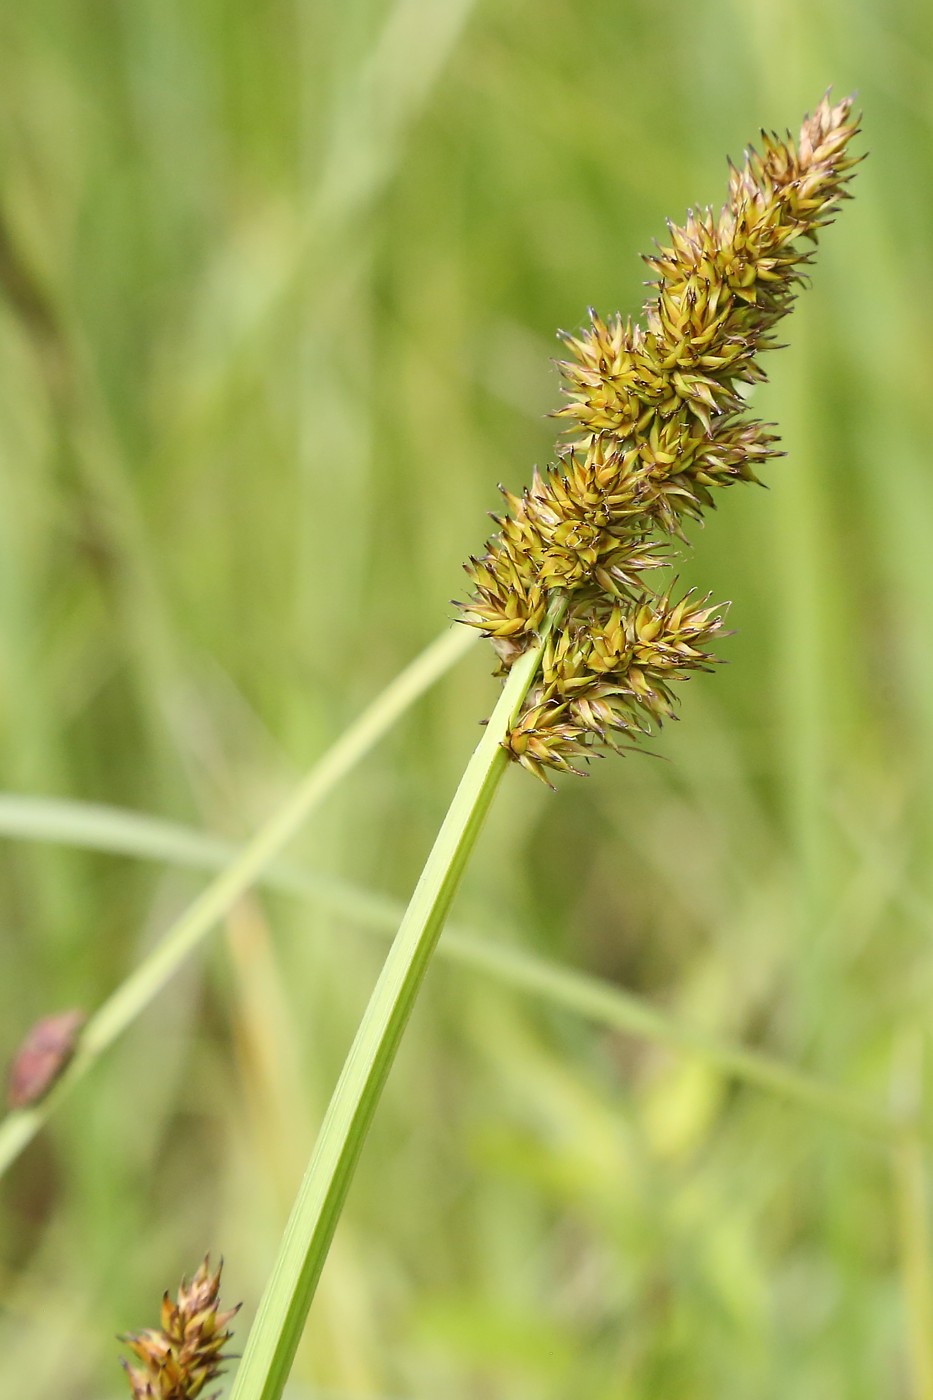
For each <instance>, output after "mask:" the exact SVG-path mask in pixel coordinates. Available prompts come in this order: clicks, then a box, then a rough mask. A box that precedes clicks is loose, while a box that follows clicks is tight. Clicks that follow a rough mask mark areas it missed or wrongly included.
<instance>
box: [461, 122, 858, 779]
mask: <svg viewBox="0 0 933 1400" xmlns="http://www.w3.org/2000/svg"><path fill="white" fill-rule="evenodd" d="M851 106H852V104H851V100H850V99H846V100H845V101H842V102H839V103H837V104H836V105H832V104H831V103H830V100H829V97H828V96H827V97H826V98H824V100H823V101H822V102H821V103H820V105H819V107H818V108H817V109H816V112H815V113H814V115H813V116H812V117H808V118H807V119H806V120H805V122H804V124H803V127H802V128H801V131H800V136H799V138H798V140H797V141H796V142H794V141H793V139H792V138H791V137H790V135H788V137H787V139H784V140H782V139H781V138H779V137H777V136H775V135H768V134H767V133H763V151H762V153H761V154H759V153H758V152H757V151H755V150H750V151H749V152H748V153H747V154H746V159H745V163H744V165H743V166H742V168H741V169H737V168H736V167H734V166H731V165H730V178H729V194H728V198H727V200H726V203H725V205H724V206H723V208H722V210H721V212H720V213H719V215H718V217H717V216H716V215H714V214H713V212H712V211H711V210H709V209H707V210H704V211H702V212H699V211H694V212H691V213H690V214H689V215H688V217H687V221H686V223H685V224H684V225H683V226H682V227H680V226H678V225H675V224H670V225H669V226H668V242H667V243H666V245H663V246H661V247H659V248H658V250H657V252H656V253H654V254H652V255H651V256H649V257H647V258H646V261H647V263H648V265H649V266H650V268H651V269H652V272H653V273H654V274H655V279H656V280H655V281H654V282H652V283H651V284H650V285H651V287H652V295H651V297H650V299H649V300H648V302H647V303H646V305H645V307H644V314H643V323H642V324H635V323H633V322H632V321H630V320H623V319H622V318H621V317H614V318H611V319H610V320H609V321H603V320H601V319H600V317H599V316H597V315H596V313H595V312H593V311H591V312H590V324H589V326H587V327H586V328H585V329H584V330H583V331H581V332H580V333H579V334H577V335H567V334H563V336H562V338H563V341H564V344H565V346H566V348H567V351H568V353H569V358H568V359H566V360H565V361H563V362H562V363H561V365H560V369H561V373H562V376H563V380H564V391H565V394H566V400H567V401H566V403H565V404H564V406H563V407H562V408H560V409H559V410H558V411H557V413H556V415H555V416H556V417H558V418H561V419H563V420H564V421H565V423H566V425H567V441H566V443H565V444H564V445H563V446H562V447H561V448H560V450H559V453H558V461H557V463H555V464H553V465H551V466H550V467H548V469H547V470H546V471H545V472H543V473H538V472H536V473H535V477H534V480H533V481H532V484H531V485H530V486H529V487H528V488H526V490H525V491H524V492H523V494H522V495H521V496H514V495H511V494H510V493H509V492H507V491H505V490H503V496H504V498H505V510H504V511H503V513H502V514H501V515H497V516H495V517H494V519H495V522H496V525H497V526H498V527H499V532H498V534H497V535H496V536H495V537H494V538H493V539H492V540H490V541H489V543H488V544H487V546H486V551H485V553H484V554H483V556H482V557H481V558H479V559H475V558H474V559H471V560H470V561H469V563H468V564H467V565H466V570H467V573H468V575H469V576H470V579H471V581H472V583H473V590H474V591H473V595H472V597H471V599H470V601H469V602H468V603H466V604H464V605H462V619H463V621H464V622H467V623H469V624H470V625H472V626H474V627H479V628H481V629H482V631H483V632H484V633H485V634H486V635H487V636H489V637H490V638H491V639H492V642H493V646H494V647H495V649H496V652H497V654H498V656H499V659H500V662H501V669H502V670H507V669H508V668H509V667H510V666H511V665H512V663H513V661H514V660H515V659H516V657H518V656H520V655H521V653H522V652H523V651H524V650H526V649H527V647H529V646H530V645H532V644H533V643H534V641H535V639H536V637H537V635H538V633H539V631H540V629H541V626H542V623H543V621H544V618H545V615H546V614H547V612H548V609H549V606H550V604H551V602H552V600H553V599H554V598H555V595H560V596H561V597H562V598H563V599H564V600H565V608H564V612H563V616H562V620H561V621H560V623H559V624H558V625H557V627H556V630H555V632H554V633H553V634H552V635H551V636H550V637H549V639H548V642H547V646H546V649H545V654H544V659H543V664H542V668H541V673H540V676H539V679H538V683H537V684H536V686H535V687H534V689H533V690H532V691H531V693H530V694H529V696H528V698H527V700H526V703H525V706H524V708H523V711H522V713H521V715H520V716H519V719H518V721H517V723H516V725H515V727H514V729H513V730H512V732H511V734H510V735H509V737H508V739H507V741H506V747H507V748H508V750H509V752H510V754H511V756H512V757H513V758H515V759H516V760H517V761H518V762H520V763H521V764H523V766H524V767H526V768H527V769H528V770H529V771H530V772H532V773H534V774H535V775H536V776H537V777H540V778H543V779H544V781H547V776H546V771H545V770H547V769H556V770H559V771H561V770H570V771H573V772H579V771H580V770H579V769H578V768H576V767H575V766H574V760H575V759H579V758H580V757H585V756H586V755H587V754H588V753H589V752H591V751H592V750H593V749H594V748H596V747H598V746H599V745H602V744H605V745H608V746H609V747H612V748H615V747H618V740H619V739H624V738H626V737H628V738H629V739H631V738H633V737H635V736H636V735H637V734H638V733H641V732H646V731H647V730H649V729H650V728H651V726H652V725H653V724H658V723H660V722H661V721H662V720H663V719H666V718H669V717H671V715H672V714H673V709H674V699H673V694H672V692H671V689H670V684H671V682H672V681H675V680H679V679H682V678H683V677H685V676H686V675H687V674H688V673H689V672H690V671H693V670H697V669H703V668H705V667H708V666H709V665H710V664H711V661H712V660H713V658H712V657H711V655H710V652H709V646H710V644H711V642H712V641H713V639H714V637H715V636H716V634H717V632H720V631H721V629H722V610H721V609H719V608H717V607H715V606H712V605H710V603H709V600H708V599H703V600H701V601H697V600H695V599H693V598H692V595H690V594H688V595H686V596H685V597H681V598H680V599H679V600H675V599H674V598H673V597H672V595H671V593H670V591H665V592H664V593H663V594H660V593H658V592H657V591H656V590H654V589H653V588H652V587H651V575H652V571H653V570H655V569H657V568H658V567H660V566H661V565H664V564H666V563H668V562H669V556H670V551H671V541H672V539H674V538H679V539H683V537H684V528H685V525H686V524H687V523H688V522H689V521H691V520H697V519H699V518H700V517H701V516H702V514H703V512H704V510H706V509H708V508H709V507H711V506H712V505H713V504H714V496H713V493H714V491H715V489H716V488H717V487H720V486H728V485H731V484H732V483H733V482H737V481H752V482H754V481H758V473H759V471H760V469H761V467H762V466H763V465H764V464H765V463H766V462H767V461H768V460H769V459H770V458H772V457H775V456H778V455H780V454H779V452H778V451H777V447H776V439H775V438H774V436H773V435H772V434H771V432H770V431H769V428H768V426H767V425H766V424H764V423H761V422H758V421H756V420H754V419H752V418H749V417H748V416H747V415H746V414H745V412H744V408H745V399H744V393H745V391H746V389H747V386H748V385H751V384H754V383H755V382H756V381H759V380H761V379H763V378H764V374H763V372H762V370H761V368H760V367H759V364H758V356H759V355H760V353H761V352H762V351H763V350H767V349H771V348H773V347H774V345H775V343H776V342H775V339H774V335H773V327H774V326H775V324H776V323H777V322H778V321H779V320H780V319H781V317H782V316H784V315H786V314H787V312H788V311H789V310H790V308H791V306H792V304H793V300H794V296H795V293H796V289H797V287H798V285H799V284H800V283H801V281H802V280H803V277H804V269H805V268H806V266H807V264H808V263H809V261H810V259H811V257H812V245H813V244H814V243H815V242H816V237H817V233H818V231H819V229H820V228H821V227H822V226H823V225H825V224H827V223H829V222H830V220H831V217H832V215H833V212H834V210H835V209H836V208H837V206H838V204H839V202H840V200H842V199H843V198H845V197H846V188H845V187H846V184H847V182H848V179H849V177H850V173H851V170H852V167H853V165H855V163H856V159H855V158H854V157H852V156H851V155H849V154H848V147H849V142H850V141H851V139H852V137H853V136H854V135H855V134H856V131H857V130H858V127H857V124H856V123H855V122H854V121H852V120H850V117H851Z"/></svg>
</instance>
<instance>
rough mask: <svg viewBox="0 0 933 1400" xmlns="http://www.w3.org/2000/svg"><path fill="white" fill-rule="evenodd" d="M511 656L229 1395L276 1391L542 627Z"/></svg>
mask: <svg viewBox="0 0 933 1400" xmlns="http://www.w3.org/2000/svg"><path fill="white" fill-rule="evenodd" d="M562 611H563V604H562V603H561V604H559V605H557V606H552V609H551V612H550V614H549V615H548V618H547V620H546V623H545V627H544V628H543V629H542V633H543V635H542V638H541V640H540V641H539V642H538V643H537V645H536V646H534V647H532V648H531V649H530V650H529V651H527V652H525V653H524V655H523V656H521V657H520V658H519V660H518V661H516V662H515V663H514V665H513V666H512V669H511V670H510V672H509V674H508V678H507V680H506V682H505V685H504V686H503V689H502V693H501V695H500V697H499V701H498V703H497V705H496V708H495V710H494V711H493V714H492V718H491V719H490V721H489V724H488V725H487V727H486V730H485V732H484V734H483V737H482V739H480V741H479V743H478V744H477V746H476V749H475V750H474V752H473V756H472V758H471V759H470V761H469V763H468V764H467V767H466V770H465V772H464V774H463V777H462V778H461V780H460V785H459V787H458V788H457V791H456V793H455V794H454V798H453V801H452V802H451V804H450V807H449V808H448V811H447V816H446V817H445V818H444V821H443V824H442V826H441V829H440V831H439V832H438V834H437V838H436V840H435V842H434V845H433V847H432V849H431V852H430V855H429V856H428V859H427V862H426V864H425V867H424V869H423V871H422V873H421V878H420V879H419V881H418V884H417V885H416V886H415V892H414V894H413V895H412V897H411V901H410V903H409V905H408V909H407V910H406V913H405V917H404V918H403V920H402V923H401V925H400V927H399V931H398V933H397V934H396V937H395V940H394V942H393V944H392V946H391V948H390V949H389V953H388V956H387V957H386V960H385V963H384V964H383V968H382V972H381V974H380V976H379V980H378V982H377V983H376V987H375V989H374V991H373V994H372V996H371V998H370V1001H369V1005H368V1006H367V1008H366V1011H365V1012H364V1015H363V1019H362V1021H361V1022H360V1026H359V1029H358V1031H357V1033H356V1037H355V1039H354V1041H353V1045H352V1046H351V1048H350V1053H349V1055H348V1056H347V1059H346V1061H345V1063H344V1067H343V1071H342V1073H341V1075H340V1079H339V1080H338V1083H337V1087H336V1089H335V1090H334V1094H333V1097H332V1099H331V1101H330V1106H329V1108H328V1110H327V1114H326V1115H325V1118H324V1122H323V1124H322V1126H321V1131H320V1135H319V1137H318V1141H317V1145H316V1146H315V1149H314V1153H313V1155H312V1157H311V1161H310V1163H309V1166H308V1170H307V1171H306V1173H305V1176H304V1180H303V1181H302V1183H301V1186H300V1188H299V1192H298V1196H297V1198H296V1200H295V1204H294V1206H293V1208H292V1213H291V1216H290V1218H289V1221H288V1224H287V1225H286V1227H285V1233H284V1235H283V1237H282V1243H281V1245H280V1248H279V1254H278V1258H277V1259H276V1261H275V1264H274V1266H273V1270H272V1275H271V1277H270V1279H269V1283H268V1285H267V1287H266V1291H265V1293H264V1295H263V1298H262V1302H261V1303H260V1307H259V1312H258V1314H257V1316H256V1319H255V1321H254V1323H253V1326H252V1329H251V1330H250V1334H249V1337H248V1338H247V1342H246V1349H245V1351H244V1353H243V1360H242V1361H241V1363H240V1366H239V1368H238V1370H237V1375H236V1380H235V1382H234V1385H233V1390H232V1391H231V1400H278V1397H280V1396H281V1394H282V1390H283V1388H284V1386H285V1382H286V1381H287V1379H288V1375H289V1371H290V1370H291V1365H292V1361H293V1359H294V1355H295V1351H296V1349H297V1346H298V1342H299V1340H300V1338H301V1333H302V1331H303V1329H304V1325H305V1320H306V1318H307V1315H308V1310H309V1308H310V1306H311V1301H312V1299H313V1297H314V1293H315V1290H316V1288H317V1283H318V1279H319V1278H320V1275H321V1270H322V1269H323V1267H324V1261H325V1259H326V1258H327V1253H328V1250H329V1249H330V1244H331V1240H332V1239H333V1235H334V1231H335V1229H336V1227H337V1221H338V1219H339V1218H340V1213H341V1211H342V1209H343V1203H344V1201H345V1199H346V1194H347V1191H348V1190H349V1186H350V1181H351V1180H352V1177H353V1172H354V1170H355V1168H356V1164H357V1161H358V1160H359V1156H360V1151H361V1149H362V1146H363V1142H364V1140H365V1138H366V1134H367V1132H368V1130H369V1125H370V1123H371V1122H372V1118H373V1114H374V1113H375V1110H376V1105H377V1104H378V1102H379V1099H380V1096H381V1094H382V1090H383V1087H384V1085H385V1082H386V1079H387V1077H388V1074H389V1070H390V1068H391V1066H392V1061H393V1060H394V1058H395V1053H396V1051H397V1049H398V1046H399V1043H400V1041H401V1038H402V1033H403V1031H404V1029H405V1026H406V1024H407V1022H408V1018H409V1016H410V1014H411V1009H412V1006H413V1005H414V1001H415V998H416V996H417V994H418V990H419V988H420V986H421V983H422V981H423V979H424V974H425V972H426V971H427V967H428V963H429V961H430V958H431V954H432V952H433V951H434V947H435V944H436V943H437V940H438V938H439V937H440V932H441V929H442V928H443V925H444V920H445V918H446V916H447V912H448V910H449V908H450V904H451V901H452V900H453V896H454V893H455V892H456V889H457V885H458V884H459V881H460V877H461V875H462V873H463V869H464V867H465V865H466V862H467V859H468V858H469V855H470V852H471V850H472V848H473V845H474V843H475V841H476V837H477V835H478V834H479V830H480V827H481V825H482V822H483V818H484V817H485V815H486V813H487V811H488V810H489V805H490V803H491V802H492V798H493V794H494V793H495V790H496V788H497V786H498V784H499V781H500V779H501V777H502V774H503V772H504V770H505V767H506V765H507V763H508V757H507V755H506V752H505V750H504V749H503V747H502V740H503V738H504V737H505V735H506V734H507V732H508V730H509V728H510V726H511V724H512V723H513V722H514V718H515V716H516V714H517V712H518V710H519V708H520V706H521V703H522V701H523V699H524V697H525V695H526V694H527V691H528V689H529V686H530V685H531V682H532V680H533V679H534V676H535V674H536V672H537V669H538V665H539V663H540V659H541V651H542V649H543V645H544V638H546V636H547V634H548V632H549V631H550V628H551V627H552V626H553V625H554V622H555V621H556V620H557V617H559V615H560V613H561V612H562Z"/></svg>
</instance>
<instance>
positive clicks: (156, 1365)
mask: <svg viewBox="0 0 933 1400" xmlns="http://www.w3.org/2000/svg"><path fill="white" fill-rule="evenodd" d="M222 1269H223V1263H222V1262H221V1263H220V1264H219V1265H218V1266H217V1268H216V1269H215V1270H214V1271H213V1272H212V1271H211V1267H210V1260H209V1259H205V1260H204V1262H203V1264H202V1265H201V1267H200V1268H199V1269H198V1271H197V1273H196V1274H195V1276H194V1278H193V1279H192V1280H191V1282H190V1283H188V1282H187V1281H183V1282H182V1285H181V1288H180V1289H179V1290H178V1297H177V1299H176V1300H175V1301H174V1302H173V1301H172V1299H171V1298H170V1297H169V1295H168V1293H166V1294H165V1295H164V1297H163V1299H162V1317H161V1322H162V1325H161V1327H159V1328H147V1329H146V1331H144V1332H132V1333H130V1334H129V1335H127V1336H125V1337H122V1338H121V1341H124V1342H126V1343H127V1344H128V1345H129V1346H130V1347H131V1348H132V1350H133V1352H134V1353H135V1355H136V1358H137V1360H138V1361H139V1362H140V1363H141V1364H140V1365H139V1366H134V1365H131V1364H130V1363H129V1362H127V1361H124V1362H123V1367H124V1370H125V1371H126V1375H127V1379H128V1380H129V1383H130V1389H131V1390H132V1392H133V1397H134V1400H195V1396H198V1395H200V1394H201V1392H202V1391H203V1389H204V1387H205V1386H206V1385H207V1384H208V1382H210V1381H212V1380H216V1379H217V1377H218V1376H219V1375H220V1374H221V1369H220V1368H221V1366H222V1365H223V1363H224V1362H225V1361H226V1360H229V1357H225V1356H224V1355H223V1349H224V1347H225V1346H226V1344H227V1342H228V1341H229V1340H230V1338H231V1336H232V1333H231V1332H229V1331H228V1330H227V1324H228V1323H229V1322H230V1321H231V1319H232V1318H233V1317H234V1316H235V1315H236V1313H237V1312H238V1311H239V1305H238V1306H237V1307H235V1308H227V1309H225V1310H223V1311H221V1310H220V1308H219V1303H220V1275H221V1271H222Z"/></svg>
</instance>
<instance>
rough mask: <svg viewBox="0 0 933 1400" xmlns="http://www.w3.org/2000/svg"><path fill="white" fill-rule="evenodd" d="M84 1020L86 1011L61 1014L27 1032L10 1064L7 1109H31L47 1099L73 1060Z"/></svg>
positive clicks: (50, 1017) (42, 1020) (39, 1023)
mask: <svg viewBox="0 0 933 1400" xmlns="http://www.w3.org/2000/svg"><path fill="white" fill-rule="evenodd" d="M85 1020H86V1017H85V1015H84V1012H83V1011H59V1012H58V1013H57V1014H56V1015H54V1016H43V1017H42V1019H41V1020H39V1021H37V1022H36V1023H35V1025H34V1026H33V1027H32V1028H31V1030H29V1031H28V1032H27V1034H26V1036H25V1038H24V1039H23V1042H22V1044H21V1045H20V1047H19V1049H18V1050H17V1051H16V1053H15V1055H14V1056H13V1059H12V1061H11V1063H10V1069H9V1075H8V1078H7V1094H6V1101H7V1107H8V1108H11V1109H13V1108H28V1107H30V1105H32V1104H35V1103H39V1101H40V1100H41V1099H44V1098H45V1096H46V1094H47V1093H48V1092H49V1090H50V1089H51V1088H52V1085H53V1084H54V1083H55V1082H56V1080H57V1079H58V1078H59V1077H60V1076H61V1075H62V1074H63V1073H64V1071H65V1069H66V1068H67V1066H68V1064H69V1062H70V1061H71V1058H72V1056H73V1055H74V1053H75V1050H76V1049H77V1045H78V1038H79V1036H80V1033H81V1028H82V1026H83V1025H84V1022H85Z"/></svg>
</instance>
